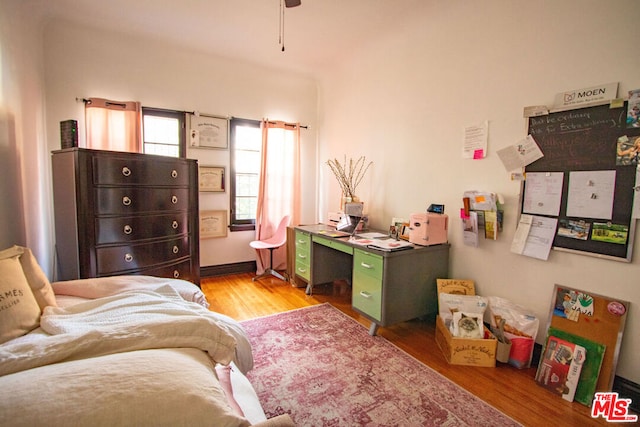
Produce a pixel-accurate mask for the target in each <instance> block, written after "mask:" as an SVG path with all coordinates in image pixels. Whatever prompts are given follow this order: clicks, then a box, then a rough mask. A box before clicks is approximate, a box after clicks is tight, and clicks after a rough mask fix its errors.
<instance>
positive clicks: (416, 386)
mask: <svg viewBox="0 0 640 427" xmlns="http://www.w3.org/2000/svg"><path fill="white" fill-rule="evenodd" d="M242 326H243V327H244V328H245V330H246V331H247V333H248V335H249V337H250V340H251V344H252V345H253V349H254V356H255V367H254V369H253V370H252V371H251V372H249V374H248V377H249V379H250V380H251V382H252V383H253V385H254V387H255V389H256V392H257V393H258V397H259V398H260V401H261V402H262V405H263V407H264V410H265V412H266V414H267V416H268V417H273V416H276V415H281V414H284V413H289V414H290V415H291V417H292V418H293V420H294V421H295V423H296V424H297V425H300V426H391V425H396V426H465V425H466V426H519V425H520V424H518V423H517V422H515V421H514V420H513V419H511V418H509V417H507V416H506V415H504V414H503V413H501V412H500V411H498V410H496V409H495V408H493V407H492V406H489V405H488V404H486V403H484V402H483V401H482V400H480V399H478V398H477V397H475V396H474V395H472V394H470V393H469V392H467V391H466V390H464V389H462V388H461V387H459V386H457V385H456V384H454V383H452V382H451V381H449V380H448V379H446V378H445V377H443V376H442V375H441V374H439V373H437V372H436V371H434V370H433V369H431V368H429V367H427V366H426V365H424V364H423V363H421V362H420V361H418V360H417V359H415V358H413V357H412V356H410V355H409V354H407V353H405V352H404V351H402V350H400V349H399V348H397V347H396V346H394V345H393V344H391V343H390V342H389V341H387V340H386V339H384V338H382V337H379V336H375V337H372V336H370V335H369V334H368V331H367V328H366V327H365V326H363V325H361V324H359V323H358V322H356V321H355V320H353V319H351V318H350V317H348V316H346V315H345V314H343V313H342V312H341V311H339V310H338V309H336V308H334V307H332V306H331V305H329V304H322V305H316V306H312V307H306V308H302V309H299V310H293V311H289V312H285V313H279V314H275V315H272V316H267V317H262V318H258V319H251V320H247V321H244V322H242ZM434 346H435V344H434Z"/></svg>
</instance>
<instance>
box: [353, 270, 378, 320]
mask: <svg viewBox="0 0 640 427" xmlns="http://www.w3.org/2000/svg"><path fill="white" fill-rule="evenodd" d="M352 304H353V307H354V308H356V309H358V310H360V311H361V312H363V313H365V314H367V315H369V316H371V318H373V319H375V320H378V321H380V320H381V319H382V279H378V278H375V277H372V276H370V275H368V274H366V273H365V272H363V271H362V269H354V270H353V297H352Z"/></svg>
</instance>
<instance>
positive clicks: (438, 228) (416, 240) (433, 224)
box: [409, 212, 449, 246]
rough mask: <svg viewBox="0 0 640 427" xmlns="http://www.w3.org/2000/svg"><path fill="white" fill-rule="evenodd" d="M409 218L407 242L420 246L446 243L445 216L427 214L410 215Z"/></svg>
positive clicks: (447, 222)
mask: <svg viewBox="0 0 640 427" xmlns="http://www.w3.org/2000/svg"><path fill="white" fill-rule="evenodd" d="M409 218H410V221H411V222H409V242H411V243H413V244H415V245H422V246H431V245H438V244H440V243H447V230H448V224H449V217H448V216H447V215H445V214H438V213H431V212H427V213H416V214H411V215H410V217H409Z"/></svg>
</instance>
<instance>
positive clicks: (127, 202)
mask: <svg viewBox="0 0 640 427" xmlns="http://www.w3.org/2000/svg"><path fill="white" fill-rule="evenodd" d="M122 204H123V205H125V206H130V205H131V198H130V197H129V196H124V197H123V198H122Z"/></svg>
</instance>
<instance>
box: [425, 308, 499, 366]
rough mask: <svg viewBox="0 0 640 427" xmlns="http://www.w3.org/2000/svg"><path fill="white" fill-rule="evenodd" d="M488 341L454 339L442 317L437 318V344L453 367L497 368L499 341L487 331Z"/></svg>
mask: <svg viewBox="0 0 640 427" xmlns="http://www.w3.org/2000/svg"><path fill="white" fill-rule="evenodd" d="M484 330H485V336H489V338H488V339H477V338H475V339H474V338H459V337H454V336H452V335H451V332H449V329H447V326H446V325H445V324H444V321H443V320H442V318H441V317H440V316H438V317H437V318H436V343H437V344H438V347H440V350H441V351H442V353H443V354H444V357H445V358H446V359H447V362H449V363H450V364H452V365H468V366H485V367H490V368H495V366H496V348H497V347H498V340H497V339H496V337H495V336H494V335H493V334H492V333H491V332H490V331H489V330H488V329H487V328H484Z"/></svg>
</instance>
